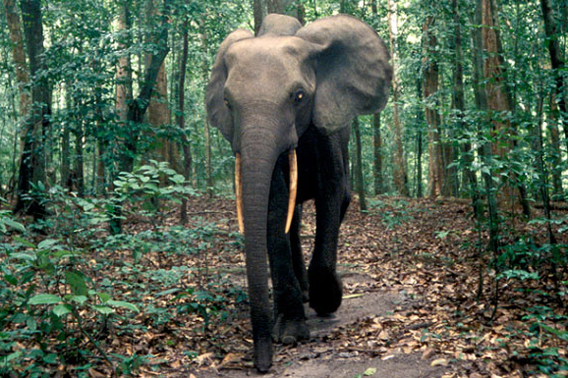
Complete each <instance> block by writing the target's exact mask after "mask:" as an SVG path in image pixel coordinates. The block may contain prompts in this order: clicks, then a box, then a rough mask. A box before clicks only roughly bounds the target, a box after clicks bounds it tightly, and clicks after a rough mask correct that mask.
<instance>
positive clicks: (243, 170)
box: [236, 129, 279, 371]
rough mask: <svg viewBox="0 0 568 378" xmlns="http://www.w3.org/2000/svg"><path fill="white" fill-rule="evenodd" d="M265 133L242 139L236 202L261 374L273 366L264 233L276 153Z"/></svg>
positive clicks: (256, 359)
mask: <svg viewBox="0 0 568 378" xmlns="http://www.w3.org/2000/svg"><path fill="white" fill-rule="evenodd" d="M267 133H268V134H271V133H270V132H269V131H259V130H258V129H257V130H256V131H255V132H254V133H252V132H251V133H249V135H250V138H246V137H245V136H244V135H243V143H242V145H241V154H240V159H239V162H238V163H239V164H237V167H236V168H237V169H238V168H240V177H241V179H240V180H242V183H241V184H242V193H240V194H241V195H242V202H241V204H242V205H239V200H238V201H237V207H238V206H242V215H243V225H244V234H245V256H246V268H247V281H248V292H249V301H250V311H251V321H252V332H253V340H254V360H255V361H254V362H255V366H256V367H257V369H258V370H260V371H268V369H269V368H270V365H271V364H272V341H271V340H272V311H271V306H270V302H269V297H268V264H267V231H266V230H267V222H268V202H269V195H270V183H271V180H272V173H273V171H274V167H275V164H276V160H277V158H278V153H279V151H278V149H277V148H276V146H274V145H272V146H271V145H270V142H268V143H267V141H272V140H274V137H273V136H272V135H266V134H267ZM245 134H246V133H245ZM239 165H240V167H238V166H239ZM236 181H239V179H238V178H237V180H236ZM236 184H237V185H238V184H239V183H238V182H237V183H236ZM239 191H240V190H239V189H238V188H237V192H239ZM238 194H239V193H238ZM237 197H238V196H237Z"/></svg>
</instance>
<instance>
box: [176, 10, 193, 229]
mask: <svg viewBox="0 0 568 378" xmlns="http://www.w3.org/2000/svg"><path fill="white" fill-rule="evenodd" d="M182 30H183V47H182V55H181V62H180V68H179V84H178V108H179V109H178V116H177V124H178V128H179V131H180V133H181V135H182V143H183V144H182V146H183V159H184V160H183V174H184V177H185V179H186V180H187V181H189V179H190V172H191V162H192V161H191V160H192V158H191V146H190V144H189V140H188V138H187V135H186V134H185V132H186V128H185V73H186V71H187V56H188V52H189V18H188V16H185V18H184V20H183V29H182ZM187 220H188V219H187V199H186V198H185V196H184V198H183V199H182V202H181V207H180V222H181V223H182V224H186V223H187Z"/></svg>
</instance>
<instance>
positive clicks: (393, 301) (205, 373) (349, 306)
mask: <svg viewBox="0 0 568 378" xmlns="http://www.w3.org/2000/svg"><path fill="white" fill-rule="evenodd" d="M340 275H341V277H342V280H343V282H344V285H345V286H346V287H354V286H355V287H356V286H359V285H364V284H368V283H371V282H373V280H372V279H371V278H370V277H368V276H367V275H365V274H360V273H357V272H356V271H354V270H351V269H348V268H343V269H342V270H340ZM408 303H409V300H408V298H406V296H405V295H404V293H401V292H396V291H387V290H377V291H368V292H365V293H362V294H355V295H349V294H348V295H346V296H345V299H344V300H343V304H342V305H341V307H340V309H339V310H338V312H337V313H336V314H334V315H333V316H331V317H328V318H321V317H318V316H317V315H316V314H315V312H314V311H313V310H312V309H309V308H308V307H306V309H307V316H308V326H309V327H310V332H311V333H310V336H311V339H310V341H309V342H307V343H302V344H300V345H298V346H296V347H282V346H276V353H275V361H274V365H273V367H272V369H271V371H270V372H269V373H268V374H264V375H260V374H258V373H256V372H255V370H254V369H253V368H252V367H251V368H249V369H246V368H243V366H242V365H241V364H238V365H236V366H234V367H232V365H231V364H227V365H226V366H221V368H220V369H217V368H215V367H214V366H213V367H209V368H206V369H203V370H201V369H197V370H194V371H193V372H192V374H193V375H194V376H195V377H196V378H214V377H234V378H240V377H250V376H263V377H267V378H270V377H297V378H326V377H330V378H356V377H365V376H370V377H375V378H430V377H431V378H434V377H442V376H443V373H444V372H445V371H447V368H445V367H442V366H436V367H432V366H430V364H431V362H432V360H434V359H435V357H434V356H431V357H429V358H426V359H422V355H421V354H420V353H411V354H403V353H392V352H390V353H385V354H381V355H378V354H380V352H379V351H376V352H375V351H373V349H372V348H369V347H368V344H369V342H372V338H365V339H363V338H362V339H361V345H359V346H358V347H355V348H353V347H347V348H343V347H342V345H341V344H340V343H338V342H337V340H335V337H334V333H336V332H339V331H340V330H342V329H352V328H357V327H358V323H359V322H360V321H362V320H363V319H367V318H371V317H376V316H385V317H388V316H389V314H392V311H393V310H394V309H395V308H396V307H398V308H400V307H401V306H402V307H404V306H406V305H407V304H408ZM247 365H248V366H250V363H248V364H245V366H247ZM365 374H366V375H365Z"/></svg>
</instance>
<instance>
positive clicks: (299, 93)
mask: <svg viewBox="0 0 568 378" xmlns="http://www.w3.org/2000/svg"><path fill="white" fill-rule="evenodd" d="M293 98H294V103H295V104H299V103H301V102H302V101H303V100H304V99H305V98H306V92H304V90H303V89H298V90H296V92H294V95H293Z"/></svg>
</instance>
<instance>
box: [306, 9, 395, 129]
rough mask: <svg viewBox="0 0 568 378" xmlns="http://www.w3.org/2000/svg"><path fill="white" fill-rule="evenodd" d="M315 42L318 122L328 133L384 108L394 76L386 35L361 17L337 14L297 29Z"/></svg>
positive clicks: (314, 118)
mask: <svg viewBox="0 0 568 378" xmlns="http://www.w3.org/2000/svg"><path fill="white" fill-rule="evenodd" d="M296 36H297V37H300V38H302V39H304V40H306V41H308V42H311V43H313V44H314V45H316V48H315V51H316V53H315V55H316V83H317V86H316V93H315V98H314V109H313V115H312V117H313V123H314V124H315V126H316V127H317V128H318V129H319V130H320V131H322V132H324V133H325V134H331V133H333V132H335V131H337V130H339V129H341V128H343V127H345V126H347V125H348V124H349V123H350V122H351V120H352V119H353V118H354V117H355V116H357V115H359V114H370V113H374V112H377V111H380V110H382V109H383V108H384V107H385V105H386V103H387V100H388V95H389V87H390V85H391V79H392V67H391V65H390V64H389V59H390V56H389V53H388V50H387V48H386V46H385V44H384V42H383V40H382V39H381V38H380V37H379V36H378V35H377V33H376V32H375V31H374V30H373V29H371V28H370V27H369V26H368V25H367V24H365V23H364V22H362V21H359V20H358V19H356V18H354V17H351V16H347V15H338V16H334V17H329V18H324V19H320V20H317V21H315V22H313V23H311V24H309V25H307V26H304V27H303V28H301V29H300V30H298V32H297V33H296Z"/></svg>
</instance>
